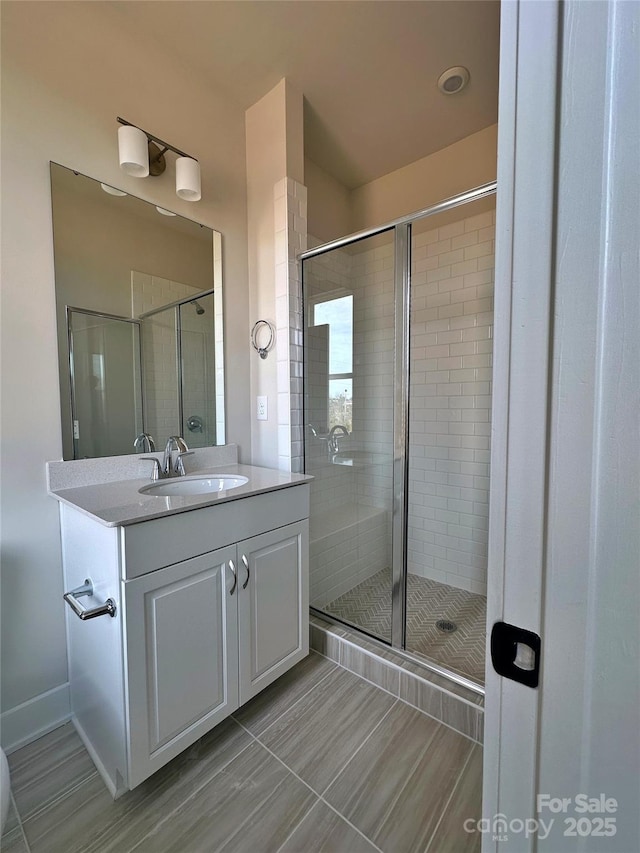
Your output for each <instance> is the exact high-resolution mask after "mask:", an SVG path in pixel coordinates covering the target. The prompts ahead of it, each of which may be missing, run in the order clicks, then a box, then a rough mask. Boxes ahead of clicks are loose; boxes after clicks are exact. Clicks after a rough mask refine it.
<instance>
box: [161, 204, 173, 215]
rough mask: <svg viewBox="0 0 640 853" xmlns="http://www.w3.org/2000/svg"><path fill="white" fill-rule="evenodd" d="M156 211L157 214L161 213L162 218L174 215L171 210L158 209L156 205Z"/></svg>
mask: <svg viewBox="0 0 640 853" xmlns="http://www.w3.org/2000/svg"><path fill="white" fill-rule="evenodd" d="M156 210H157V211H158V213H161V214H162V215H163V216H175V215H176V214H175V213H174V212H173V211H172V210H167V209H166V208H165V207H158V205H157V204H156Z"/></svg>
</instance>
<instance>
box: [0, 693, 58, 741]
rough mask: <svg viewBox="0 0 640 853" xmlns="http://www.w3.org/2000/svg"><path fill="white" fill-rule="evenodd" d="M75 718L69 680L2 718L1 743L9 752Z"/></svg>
mask: <svg viewBox="0 0 640 853" xmlns="http://www.w3.org/2000/svg"><path fill="white" fill-rule="evenodd" d="M70 719H71V702H70V694H69V683H68V682H66V683H65V684H61V685H60V686H59V687H54V688H53V689H52V690H47V692H46V693H41V694H40V695H39V696H34V697H33V699H29V700H28V701H27V702H23V703H22V705H17V706H16V707H15V708H11V709H10V710H9V711H5V712H4V714H2V716H1V717H0V743H2V748H3V749H4V751H5V752H6V753H7V754H9V753H11V752H15V750H16V749H20V747H21V746H26V744H28V743H31V741H33V740H36V739H37V738H39V737H42V735H46V734H48V733H49V732H51V731H53V729H57V728H58V726H61V725H63V724H64V723H66V722H67V721H68V720H70Z"/></svg>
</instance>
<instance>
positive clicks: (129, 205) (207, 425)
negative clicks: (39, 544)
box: [51, 163, 225, 459]
mask: <svg viewBox="0 0 640 853" xmlns="http://www.w3.org/2000/svg"><path fill="white" fill-rule="evenodd" d="M51 198H52V207H53V246H54V257H55V278H56V313H57V324H58V363H59V375H60V401H61V419H62V445H63V459H86V458H91V457H96V456H116V455H121V454H126V453H140V452H141V450H142V449H143V448H142V447H140V446H138V447H134V441H135V440H136V437H137V436H139V435H140V434H141V433H148V434H149V435H151V436H152V437H153V439H154V441H155V446H156V449H158V450H161V449H162V448H164V445H165V443H166V441H167V438H168V437H169V436H170V435H182V436H184V438H185V440H186V442H187V444H188V445H189V446H190V447H204V446H210V445H213V444H224V442H225V417H224V361H223V349H224V347H223V325H224V323H223V315H222V256H221V249H222V238H221V235H220V233H219V232H217V231H213V230H212V229H210V228H207V227H205V226H203V225H200V224H198V223H197V222H193V221H191V220H189V219H185V218H184V217H182V216H177V215H175V214H170V213H169V211H166V210H163V209H162V208H158V207H156V206H155V205H153V204H150V203H149V202H146V201H142V200H141V199H138V198H135V196H132V195H129V194H124V193H122V192H121V191H119V190H114V188H113V187H109V186H107V185H106V184H101V183H100V182H99V181H96V180H93V179H92V178H88V177H86V176H84V175H80V174H79V173H77V172H74V171H73V170H71V169H67V168H65V167H64V166H59V165H58V164H56V163H51Z"/></svg>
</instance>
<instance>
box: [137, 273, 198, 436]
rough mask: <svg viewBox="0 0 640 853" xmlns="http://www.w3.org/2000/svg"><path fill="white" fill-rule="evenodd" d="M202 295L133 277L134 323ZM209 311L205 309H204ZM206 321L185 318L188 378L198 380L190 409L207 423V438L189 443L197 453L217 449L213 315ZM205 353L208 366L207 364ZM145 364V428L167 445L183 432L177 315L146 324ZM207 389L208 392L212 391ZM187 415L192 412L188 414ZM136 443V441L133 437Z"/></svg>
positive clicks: (159, 316) (166, 282)
mask: <svg viewBox="0 0 640 853" xmlns="http://www.w3.org/2000/svg"><path fill="white" fill-rule="evenodd" d="M197 292H198V289H197V288H194V287H191V286H190V285H187V284H183V283H182V282H179V281H171V280H169V279H165V278H161V277H160V276H154V275H149V274H148V273H143V272H140V271H137V270H132V271H131V311H132V317H139V316H140V314H144V313H145V312H147V311H152V310H153V309H154V308H161V307H162V306H163V305H167V304H168V303H171V302H176V301H178V300H180V299H185V298H186V297H188V296H192V295H194V294H195V293H197ZM203 307H204V306H203ZM201 316H202V319H200V317H199V316H198V315H197V314H196V312H195V309H194V311H193V317H189V316H188V315H187V314H185V323H186V326H185V330H186V333H187V334H186V336H185V338H186V339H185V342H184V343H185V346H184V348H183V359H185V362H184V363H185V373H186V374H187V375H190V376H192V377H193V379H194V381H193V383H191V382H190V383H188V387H187V388H186V389H185V390H186V392H187V394H186V399H185V401H184V402H185V405H186V406H187V408H188V413H189V414H192V413H193V414H198V415H199V416H201V417H202V420H203V433H202V434H200V433H198V434H195V433H194V434H193V435H191V434H190V436H189V437H188V438H187V442H188V443H189V438H190V439H191V443H192V444H193V445H194V447H201V446H207V445H209V444H215V412H214V411H213V406H212V405H210V406H207V405H206V403H205V400H206V399H209V400H213V398H214V394H215V388H214V376H215V365H214V364H213V358H214V355H213V335H212V334H211V335H210V338H211V340H210V341H209V340H208V337H209V333H208V331H206V330H211V329H212V320H213V318H212V317H211V310H209V312H208V313H205V314H204V315H201ZM203 352H206V355H205V366H203V364H202V358H203ZM142 360H143V364H144V378H143V383H144V391H145V426H146V429H147V432H150V433H151V435H153V437H154V438H155V439H156V441H157V442H158V443H163V442H165V441H166V439H167V438H168V437H169V436H170V435H175V434H176V433H180V432H181V426H180V423H179V413H178V389H177V372H176V363H177V352H176V327H175V311H174V310H173V309H172V310H168V311H166V312H161V313H159V314H156V315H153V316H152V317H151V318H149V319H148V320H147V321H146V322H145V324H144V329H143V333H142ZM207 388H208V390H207ZM185 411H187V410H186V409H185ZM134 438H135V436H134Z"/></svg>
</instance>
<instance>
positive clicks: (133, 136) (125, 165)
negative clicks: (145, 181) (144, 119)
mask: <svg viewBox="0 0 640 853" xmlns="http://www.w3.org/2000/svg"><path fill="white" fill-rule="evenodd" d="M118 152H119V154H120V168H121V169H122V171H123V172H126V173H127V175H132V176H133V177H134V178H146V177H147V175H148V174H149V143H148V141H147V135H146V133H144V131H142V130H140V128H138V127H132V126H131V125H128V124H123V125H122V127H121V128H119V129H118Z"/></svg>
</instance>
